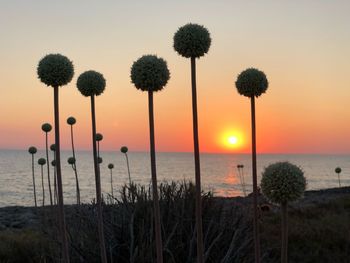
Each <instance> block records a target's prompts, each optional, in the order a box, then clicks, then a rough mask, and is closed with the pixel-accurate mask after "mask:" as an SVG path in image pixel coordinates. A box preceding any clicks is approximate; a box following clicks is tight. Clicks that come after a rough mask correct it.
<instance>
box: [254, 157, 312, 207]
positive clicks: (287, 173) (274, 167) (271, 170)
mask: <svg viewBox="0 0 350 263" xmlns="http://www.w3.org/2000/svg"><path fill="white" fill-rule="evenodd" d="M305 188H306V179H305V177H304V173H303V171H302V170H301V169H300V168H299V167H298V166H296V165H294V164H291V163H289V162H278V163H274V164H271V165H269V166H268V167H266V168H265V170H264V172H263V174H262V179H261V189H262V192H263V194H264V195H265V196H266V197H267V199H269V200H270V201H271V202H273V203H277V204H281V203H286V202H292V201H295V200H297V199H299V198H300V197H302V195H303V193H304V191H305Z"/></svg>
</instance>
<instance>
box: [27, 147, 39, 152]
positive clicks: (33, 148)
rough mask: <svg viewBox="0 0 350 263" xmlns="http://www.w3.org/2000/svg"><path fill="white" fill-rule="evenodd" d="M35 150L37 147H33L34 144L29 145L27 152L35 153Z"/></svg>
mask: <svg viewBox="0 0 350 263" xmlns="http://www.w3.org/2000/svg"><path fill="white" fill-rule="evenodd" d="M37 151H38V150H37V148H36V147H34V146H31V147H29V149H28V152H29V153H30V154H36V152H37Z"/></svg>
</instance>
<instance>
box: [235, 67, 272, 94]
mask: <svg viewBox="0 0 350 263" xmlns="http://www.w3.org/2000/svg"><path fill="white" fill-rule="evenodd" d="M268 85H269V83H268V81H267V78H266V75H265V73H264V72H262V71H260V70H258V69H255V68H248V69H246V70H244V71H242V72H241V73H240V74H239V75H238V77H237V80H236V88H237V90H238V93H239V94H241V95H243V96H246V97H252V96H255V97H259V96H260V95H261V94H262V93H265V91H266V90H267V87H268Z"/></svg>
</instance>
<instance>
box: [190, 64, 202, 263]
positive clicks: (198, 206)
mask: <svg viewBox="0 0 350 263" xmlns="http://www.w3.org/2000/svg"><path fill="white" fill-rule="evenodd" d="M191 80H192V114H193V142H194V164H195V177H196V228H197V262H198V263H203V262H204V259H203V255H204V249H203V227H202V196H201V192H202V190H201V168H200V159H199V139H198V114H197V87H196V58H195V57H191Z"/></svg>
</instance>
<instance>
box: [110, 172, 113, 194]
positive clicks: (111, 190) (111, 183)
mask: <svg viewBox="0 0 350 263" xmlns="http://www.w3.org/2000/svg"><path fill="white" fill-rule="evenodd" d="M110 170H111V194H112V198H113V172H112V169H110Z"/></svg>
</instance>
